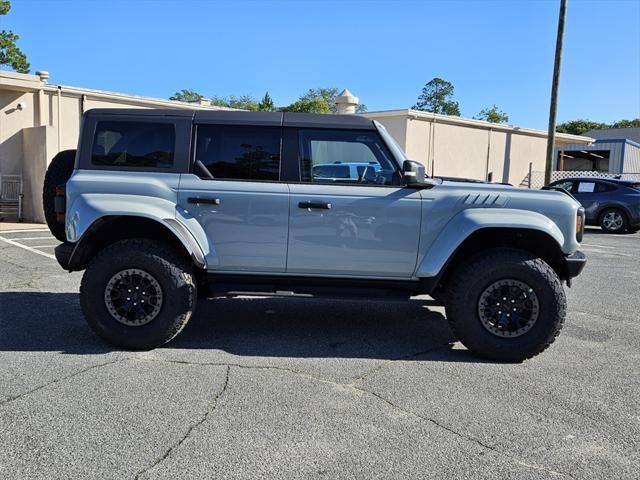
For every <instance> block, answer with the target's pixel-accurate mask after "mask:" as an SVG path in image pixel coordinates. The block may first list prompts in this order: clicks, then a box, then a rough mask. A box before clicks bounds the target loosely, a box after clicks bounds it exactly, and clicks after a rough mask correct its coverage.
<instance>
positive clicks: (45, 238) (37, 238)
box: [11, 235, 54, 241]
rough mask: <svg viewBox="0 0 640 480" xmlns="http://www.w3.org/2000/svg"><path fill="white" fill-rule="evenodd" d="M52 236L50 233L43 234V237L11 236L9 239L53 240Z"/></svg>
mask: <svg viewBox="0 0 640 480" xmlns="http://www.w3.org/2000/svg"><path fill="white" fill-rule="evenodd" d="M53 238H54V237H52V236H51V235H48V236H45V237H11V240H20V241H22V240H49V239H51V240H53Z"/></svg>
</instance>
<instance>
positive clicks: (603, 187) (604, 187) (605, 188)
mask: <svg viewBox="0 0 640 480" xmlns="http://www.w3.org/2000/svg"><path fill="white" fill-rule="evenodd" d="M617 189H618V188H617V187H616V186H615V185H611V184H610V183H600V182H598V183H596V193H603V192H613V191H614V190H617Z"/></svg>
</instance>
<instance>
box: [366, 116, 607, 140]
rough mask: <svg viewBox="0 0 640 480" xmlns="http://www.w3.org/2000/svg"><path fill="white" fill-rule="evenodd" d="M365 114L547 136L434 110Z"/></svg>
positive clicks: (580, 137) (565, 135)
mask: <svg viewBox="0 0 640 480" xmlns="http://www.w3.org/2000/svg"><path fill="white" fill-rule="evenodd" d="M362 115H363V116H367V117H369V118H372V119H375V118H380V117H397V116H403V115H405V116H407V117H408V118H412V119H415V120H423V121H431V122H433V121H435V122H436V123H445V124H449V125H461V126H467V127H473V128H483V129H487V130H489V129H491V130H497V131H504V132H512V133H521V134H524V135H531V136H536V137H545V138H546V137H547V132H546V131H543V130H536V129H533V128H524V127H518V126H514V125H506V124H504V123H491V122H486V121H484V120H476V119H474V118H466V117H456V116H453V115H442V114H439V113H432V112H422V111H420V110H412V109H406V110H383V111H380V112H366V113H363V114H362ZM556 138H558V139H561V140H563V141H571V142H575V143H592V142H594V141H595V139H594V138H591V137H585V136H583V135H572V134H569V133H556Z"/></svg>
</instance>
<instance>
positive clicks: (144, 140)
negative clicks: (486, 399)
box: [43, 109, 586, 361]
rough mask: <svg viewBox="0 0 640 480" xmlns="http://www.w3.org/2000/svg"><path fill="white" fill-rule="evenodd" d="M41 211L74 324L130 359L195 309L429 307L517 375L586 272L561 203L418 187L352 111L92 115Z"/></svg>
mask: <svg viewBox="0 0 640 480" xmlns="http://www.w3.org/2000/svg"><path fill="white" fill-rule="evenodd" d="M326 165H342V166H350V167H349V172H350V173H349V174H348V175H344V174H341V175H339V176H338V177H334V176H331V175H324V174H322V173H321V171H322V170H323V169H326V168H327V167H326ZM319 166H320V168H317V167H319ZM319 172H320V173H319ZM43 198H44V205H45V215H46V218H47V222H48V224H49V227H50V229H51V231H52V232H53V234H54V235H55V236H56V237H57V238H59V239H60V240H61V241H63V242H64V243H62V244H61V245H60V246H59V247H57V249H56V257H57V259H58V261H59V263H60V265H61V266H62V267H63V268H64V269H66V270H69V271H74V270H85V273H84V276H83V279H82V284H81V286H80V304H81V307H82V311H83V313H84V315H85V317H86V319H87V321H88V323H89V325H90V326H91V327H92V328H93V329H94V330H95V332H96V333H97V334H98V335H100V336H101V337H103V338H105V339H106V340H108V341H109V342H112V343H114V344H116V345H119V346H122V347H125V348H132V349H149V348H154V347H157V346H159V345H162V344H164V343H166V342H168V341H169V340H171V339H172V338H173V337H175V336H176V335H177V334H178V333H179V332H180V330H182V328H183V327H184V326H185V325H186V323H187V321H188V320H189V318H190V317H191V315H192V312H193V310H194V308H195V306H196V303H197V300H198V298H201V297H215V296H234V295H260V296H264V295H275V296H281V297H296V296H305V297H309V296H314V297H326V296H331V297H335V296H340V297H345V296H347V297H361V298H362V297H364V298H368V299H375V300H398V299H408V298H410V297H411V296H415V295H421V294H429V295H431V296H432V297H433V298H434V299H436V301H438V302H440V303H441V304H443V305H444V306H445V308H446V316H447V318H448V321H449V324H450V325H451V328H452V330H453V332H454V334H455V335H456V336H457V338H458V339H459V340H460V341H461V342H462V343H463V344H464V345H466V346H467V347H468V348H469V349H470V350H472V351H473V352H475V353H476V354H477V355H479V356H482V357H485V358H490V359H495V360H503V361H521V360H523V359H526V358H529V357H532V356H534V355H536V354H538V353H540V352H541V351H543V350H544V349H545V348H546V347H547V346H549V345H550V344H551V343H552V342H553V340H554V339H555V337H556V335H557V334H558V332H559V331H560V328H561V327H562V323H563V321H564V317H565V309H566V300H565V293H564V289H563V286H562V282H566V283H567V284H570V282H571V279H572V278H573V277H575V276H576V275H578V274H579V273H580V271H581V270H582V268H583V266H584V264H585V261H586V260H585V257H584V255H583V254H582V253H580V252H579V251H578V248H579V242H580V240H581V237H582V233H583V226H584V211H583V209H582V207H580V205H579V204H578V203H577V202H576V201H575V200H574V199H573V198H571V197H570V196H569V195H566V194H564V193H561V192H555V191H548V192H545V191H532V190H523V189H517V188H513V187H509V186H502V185H490V184H472V183H458V182H451V181H443V180H441V179H438V178H428V177H427V176H426V175H425V170H424V167H423V166H422V164H420V163H417V162H413V161H411V160H408V159H407V158H406V156H405V154H404V152H403V151H402V150H401V149H400V148H399V147H398V145H397V144H396V142H395V141H394V140H393V138H392V137H391V136H390V135H389V134H388V133H387V131H386V130H385V129H384V127H383V126H382V125H380V124H379V123H377V122H375V121H371V120H369V119H366V118H363V117H359V116H355V115H338V116H334V115H309V114H299V113H280V112H278V113H267V112H258V113H251V112H237V111H235V112H234V111H201V110H198V111H177V110H121V109H117V110H116V109H112V110H91V111H88V112H87V113H85V115H84V118H83V124H82V132H81V138H80V141H79V146H78V149H77V151H66V152H61V153H60V154H59V155H58V156H57V157H56V158H54V159H53V161H52V163H51V165H50V167H49V169H48V171H47V175H46V178H45V185H44V192H43Z"/></svg>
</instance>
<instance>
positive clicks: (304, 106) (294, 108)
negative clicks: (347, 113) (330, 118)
mask: <svg viewBox="0 0 640 480" xmlns="http://www.w3.org/2000/svg"><path fill="white" fill-rule="evenodd" d="M279 110H280V111H281V112H302V113H325V114H326V113H333V111H332V110H331V106H330V105H329V104H328V103H327V101H326V100H325V99H324V98H322V97H315V98H309V99H304V100H303V99H302V98H301V99H299V100H297V101H295V102H293V103H292V104H291V105H287V106H286V107H280V109H279Z"/></svg>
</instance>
